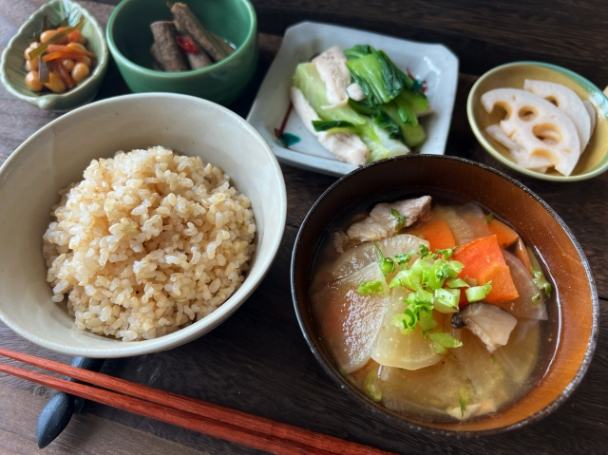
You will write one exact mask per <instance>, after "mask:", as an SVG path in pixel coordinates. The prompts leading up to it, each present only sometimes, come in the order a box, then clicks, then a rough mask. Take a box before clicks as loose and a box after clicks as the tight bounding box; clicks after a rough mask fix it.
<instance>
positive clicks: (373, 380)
mask: <svg viewBox="0 0 608 455" xmlns="http://www.w3.org/2000/svg"><path fill="white" fill-rule="evenodd" d="M377 380H378V372H377V371H375V370H372V371H370V372H369V373H368V374H367V376H366V377H365V380H364V381H363V388H364V389H365V392H367V395H368V396H369V397H370V398H371V399H372V400H374V401H382V390H381V389H380V387H378V381H377Z"/></svg>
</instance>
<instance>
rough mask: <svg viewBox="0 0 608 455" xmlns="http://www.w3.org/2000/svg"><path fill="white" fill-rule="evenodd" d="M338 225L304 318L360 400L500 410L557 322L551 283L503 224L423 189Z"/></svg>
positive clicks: (522, 384) (468, 413)
mask: <svg viewBox="0 0 608 455" xmlns="http://www.w3.org/2000/svg"><path fill="white" fill-rule="evenodd" d="M353 213H354V215H353ZM341 220H342V221H341V222H339V223H336V224H334V225H333V226H331V227H330V229H329V230H328V235H327V236H326V237H325V239H324V240H323V241H322V243H321V247H320V250H319V253H318V257H317V260H316V262H315V266H314V270H313V276H312V284H311V288H310V297H311V302H312V310H313V311H312V313H313V317H314V319H315V323H316V326H317V329H318V333H319V336H320V338H321V339H322V342H323V344H324V346H325V347H326V349H327V350H328V352H329V353H330V354H331V356H332V358H333V360H334V362H335V363H336V365H337V367H338V368H339V370H340V371H341V373H342V374H343V375H344V376H345V377H346V378H347V379H348V380H349V381H350V382H351V383H352V384H353V385H354V386H355V387H357V388H358V389H359V390H361V391H362V392H363V393H364V394H365V395H367V396H368V397H369V398H371V399H372V400H374V401H376V402H379V403H380V404H381V405H383V406H384V407H386V408H387V409H390V410H392V411H394V412H397V413H402V414H406V415H415V416H416V417H417V418H422V419H425V420H430V421H451V420H454V421H459V420H460V421H462V420H467V419H472V418H475V417H480V416H483V415H487V414H491V413H494V412H497V411H499V410H501V409H503V408H504V407H505V406H508V405H509V404H510V403H512V402H513V401H515V400H517V399H518V398H520V397H521V396H522V395H524V394H525V393H526V392H527V391H528V390H529V389H530V388H531V386H532V385H533V384H534V383H535V382H536V381H538V379H539V378H540V377H541V376H542V374H543V373H544V371H545V370H546V368H547V366H548V364H549V362H550V360H551V354H552V352H553V351H554V348H555V344H556V340H555V336H554V329H555V328H556V327H557V326H558V321H559V314H557V312H556V308H557V305H555V304H554V301H553V300H554V299H555V296H554V291H553V286H552V285H551V283H550V281H549V275H548V274H547V273H546V272H545V271H544V270H543V268H542V267H541V265H540V263H539V261H538V259H537V257H536V254H535V252H534V251H533V250H532V249H530V248H527V247H526V245H525V243H524V240H523V239H521V237H520V236H519V234H518V233H517V232H515V231H514V230H513V229H512V228H511V227H510V226H509V225H508V224H507V223H506V222H505V221H502V220H498V219H497V218H495V217H494V216H493V215H492V214H491V213H489V212H487V211H484V210H483V209H482V208H481V207H479V206H478V205H476V204H473V203H467V204H455V203H450V202H447V201H444V200H438V201H436V200H434V199H432V200H431V198H430V197H429V196H423V197H420V198H412V199H406V200H397V201H393V202H388V203H379V204H375V205H372V206H371V207H369V206H367V207H365V209H364V210H355V211H351V212H350V216H345V217H341Z"/></svg>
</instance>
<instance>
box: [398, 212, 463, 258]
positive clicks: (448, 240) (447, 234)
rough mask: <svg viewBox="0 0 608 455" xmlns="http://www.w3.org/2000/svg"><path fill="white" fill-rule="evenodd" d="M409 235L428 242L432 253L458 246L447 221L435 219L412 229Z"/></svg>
mask: <svg viewBox="0 0 608 455" xmlns="http://www.w3.org/2000/svg"><path fill="white" fill-rule="evenodd" d="M409 233H410V234H412V235H415V236H417V237H422V238H423V239H425V240H427V241H428V242H429V245H430V248H431V250H432V251H435V250H443V249H445V248H453V247H455V246H456V240H455V239H454V234H452V230H451V229H450V226H449V225H448V223H447V222H446V221H445V220H442V219H439V218H433V219H431V220H430V221H428V222H426V223H424V224H421V225H420V226H418V227H416V228H414V229H412V230H411V231H410V232H409Z"/></svg>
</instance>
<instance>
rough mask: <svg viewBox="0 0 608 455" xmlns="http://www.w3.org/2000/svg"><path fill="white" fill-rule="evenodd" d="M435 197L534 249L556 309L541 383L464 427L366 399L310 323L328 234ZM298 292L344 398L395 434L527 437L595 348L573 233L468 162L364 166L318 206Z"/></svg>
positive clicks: (590, 296) (514, 186) (297, 301)
mask: <svg viewBox="0 0 608 455" xmlns="http://www.w3.org/2000/svg"><path fill="white" fill-rule="evenodd" d="M421 194H430V195H432V196H436V197H439V198H445V199H451V200H455V201H459V202H468V201H471V202H475V203H477V204H479V205H480V206H482V207H483V208H484V209H486V210H488V211H490V212H491V213H493V214H495V215H497V216H498V217H500V218H502V219H504V220H507V221H508V222H509V223H510V224H511V225H512V227H513V228H515V230H516V231H517V232H518V233H519V234H520V235H521V237H522V238H523V240H524V241H525V242H526V243H527V244H528V245H530V246H532V247H533V248H534V249H535V251H536V253H537V255H538V257H539V258H540V260H541V261H542V262H543V263H544V265H545V266H546V270H547V271H548V272H549V274H550V275H551V277H552V279H553V283H554V285H555V288H556V292H555V294H556V297H555V298H553V299H552V300H551V301H549V307H548V310H549V321H550V326H551V329H550V336H548V337H546V339H545V340H544V343H546V345H545V346H544V348H545V353H546V354H545V356H544V357H546V358H545V359H541V360H540V362H541V363H542V365H541V366H542V368H543V371H544V374H543V373H541V374H540V376H539V378H538V380H537V381H536V382H535V383H534V385H533V386H532V387H531V388H530V389H529V391H528V392H527V393H526V394H525V395H523V396H522V397H521V398H519V399H518V400H516V401H514V402H513V403H512V404H510V405H508V406H506V407H504V408H503V409H499V410H498V411H497V412H496V413H493V414H489V415H486V416H481V417H477V418H474V419H471V420H466V421H463V422H444V421H441V422H440V421H429V420H425V419H423V418H422V417H420V416H417V415H409V414H398V413H395V412H393V411H390V410H388V409H386V408H384V407H383V406H382V405H380V404H378V403H376V402H374V401H373V400H372V399H370V398H368V397H367V396H366V395H365V394H364V393H363V392H361V391H360V390H359V389H357V388H356V387H355V386H354V385H353V384H351V383H350V382H349V381H348V380H347V379H346V378H345V377H344V376H343V375H342V374H341V373H340V371H339V370H338V368H337V366H336V365H335V363H334V361H333V359H332V356H331V354H330V353H329V351H328V350H327V349H326V347H325V346H324V342H323V339H322V337H321V335H320V332H319V331H318V330H317V325H316V321H315V320H314V318H313V314H312V308H311V301H310V298H309V288H310V284H311V279H312V272H313V266H314V263H315V259H316V255H317V253H318V250H319V247H320V245H321V244H322V241H323V239H324V238H325V237H326V236H327V235H328V233H329V226H331V225H332V223H333V222H335V221H338V220H340V219H341V218H342V217H345V216H347V214H349V213H352V210H353V209H354V208H355V207H360V206H361V204H362V203H369V206H371V205H373V204H374V203H377V202H381V201H390V200H395V199H397V198H403V197H408V196H413V195H421ZM291 292H292V298H293V304H294V308H295V312H296V315H297V318H298V322H299V325H300V328H301V330H302V333H303V335H304V338H305V339H306V342H307V343H308V345H309V347H310V350H311V351H312V353H313V354H314V356H315V357H316V358H317V360H318V361H319V363H320V364H321V366H322V367H323V368H324V369H325V371H326V372H327V373H328V374H329V376H331V378H332V379H333V380H334V381H336V383H337V384H338V385H339V386H340V388H341V389H343V390H346V391H347V392H348V393H350V394H351V395H352V396H354V397H356V399H359V400H361V401H363V402H364V403H365V404H366V405H367V406H368V407H369V408H371V409H372V410H373V411H374V412H375V414H376V415H378V416H380V417H381V418H385V419H388V420H389V421H391V422H392V423H393V424H395V425H396V426H401V427H404V428H408V429H413V430H420V429H421V428H424V429H426V430H430V431H431V432H434V433H439V434H449V435H464V436H473V435H481V434H492V433H498V432H502V431H507V430H513V429H516V428H520V427H522V426H524V425H527V424H529V423H530V422H534V421H537V420H539V419H540V418H542V417H544V416H546V415H548V414H549V413H551V412H552V411H554V410H555V409H556V408H557V407H558V406H559V405H560V404H561V403H563V402H564V401H565V400H566V399H567V398H568V396H570V394H571V393H572V391H573V390H574V389H575V388H576V386H577V385H578V384H579V383H580V382H581V380H582V378H583V376H584V375H585V372H586V371H587V368H588V367H589V363H590V362H591V358H592V356H593V351H594V349H595V345H596V339H597V332H598V319H599V302H598V297H597V291H596V288H595V284H594V280H593V277H592V274H591V269H590V266H589V263H588V262H587V259H586V257H585V255H584V254H583V250H582V248H581V246H580V245H579V243H578V242H577V241H576V239H575V238H574V236H573V234H572V232H571V231H570V229H569V228H568V227H567V226H566V224H565V223H564V221H563V220H562V219H561V218H560V217H559V215H558V214H557V213H555V211H554V210H553V209H552V208H551V207H549V205H548V204H547V203H546V202H544V201H543V200H542V199H541V198H540V197H539V196H537V195H536V194H534V193H533V192H532V191H530V190H529V189H528V188H526V187H525V186H524V185H522V184H521V183H519V182H517V181H515V180H513V179H512V178H510V177H508V176H506V175H505V174H503V173H501V172H499V171H496V170H494V169H492V168H490V167H487V166H484V165H481V164H478V163H474V162H472V161H468V160H465V159H461V158H454V157H448V156H433V155H420V156H408V157H398V158H394V159H390V160H386V161H382V162H379V163H376V164H373V165H371V166H367V167H364V168H361V169H359V170H356V171H354V172H352V173H351V174H348V175H346V176H345V177H343V178H341V179H340V180H338V181H337V182H335V183H334V184H333V185H332V186H331V187H330V188H329V189H327V191H325V193H323V195H321V197H319V199H318V200H317V201H316V202H315V204H314V205H313V206H312V208H311V209H310V211H309V212H308V214H307V216H306V218H305V219H304V222H303V223H302V225H301V227H300V230H299V232H298V235H297V238H296V241H295V245H294V249H293V256H292V261H291Z"/></svg>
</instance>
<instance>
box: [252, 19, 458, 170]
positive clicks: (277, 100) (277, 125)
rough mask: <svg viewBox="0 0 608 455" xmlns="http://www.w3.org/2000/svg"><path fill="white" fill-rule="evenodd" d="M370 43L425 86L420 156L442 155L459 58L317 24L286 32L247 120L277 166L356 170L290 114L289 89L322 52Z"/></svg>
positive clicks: (421, 45) (447, 52) (438, 46)
mask: <svg viewBox="0 0 608 455" xmlns="http://www.w3.org/2000/svg"><path fill="white" fill-rule="evenodd" d="M357 44H369V45H371V46H373V47H375V48H377V49H381V50H383V51H384V52H386V54H388V56H389V57H390V58H391V59H392V60H393V61H394V62H395V64H396V65H397V66H398V67H399V68H400V69H401V70H403V71H407V72H409V73H411V74H412V75H413V76H414V77H415V78H416V79H418V80H421V81H424V83H425V84H426V87H427V92H426V94H427V96H428V99H429V103H430V106H431V109H432V114H430V115H428V116H426V117H424V118H423V119H422V124H423V126H424V129H425V130H426V133H427V139H426V141H425V142H424V143H423V144H422V145H421V146H420V147H419V148H417V149H416V152H418V153H424V154H433V155H443V154H444V153H445V146H446V141H447V136H448V130H449V127H450V121H451V117H452V110H453V107H454V99H455V97H456V86H457V83H458V58H457V57H456V56H455V55H454V54H453V53H452V52H451V51H450V50H449V49H448V48H446V47H445V46H443V45H441V44H427V43H419V42H414V41H407V40H404V39H399V38H392V37H389V36H385V35H380V34H377V33H371V32H366V31H361V30H355V29H352V28H347V27H340V26H336V25H329V24H321V23H316V22H301V23H299V24H296V25H294V26H292V27H290V28H288V29H287V31H286V32H285V36H284V38H283V42H282V44H281V48H280V49H279V52H278V53H277V55H276V57H275V59H274V61H273V62H272V65H271V66H270V69H269V70H268V73H267V74H266V76H265V78H264V81H263V82H262V85H261V87H260V89H259V91H258V93H257V95H256V98H255V100H254V103H253V106H252V107H251V110H250V111H249V115H248V116H247V120H248V121H249V123H251V124H252V125H253V126H254V127H255V128H256V129H257V130H258V131H259V132H260V134H261V135H262V136H263V137H264V139H265V140H266V141H267V142H268V143H269V144H270V147H271V148H272V150H273V152H274V153H275V154H276V156H277V157H278V158H279V160H280V161H282V162H284V163H287V164H290V165H293V166H296V167H300V168H304V169H309V170H313V171H317V172H321V173H324V174H330V175H344V174H347V173H349V172H351V171H353V170H354V169H355V168H356V167H357V166H356V165H353V164H350V163H345V162H342V161H339V160H338V159H337V158H336V157H335V156H334V155H332V154H331V153H330V152H329V151H327V150H326V149H325V148H324V147H323V146H322V145H321V144H320V143H319V142H318V140H317V138H316V137H315V136H314V135H313V134H312V133H311V132H309V131H308V130H307V129H306V127H305V126H304V124H303V122H302V121H301V120H300V118H299V116H298V115H297V114H296V113H295V112H294V111H293V109H291V102H290V97H289V89H290V87H291V81H292V76H293V74H294V71H295V68H296V66H297V65H298V64H299V63H301V62H306V61H310V60H311V58H313V57H314V56H315V55H317V54H319V53H321V52H323V51H324V50H326V49H328V48H330V47H332V46H336V45H337V46H338V47H340V48H342V49H347V48H350V47H352V46H354V45H357Z"/></svg>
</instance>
